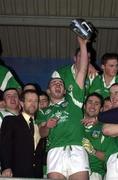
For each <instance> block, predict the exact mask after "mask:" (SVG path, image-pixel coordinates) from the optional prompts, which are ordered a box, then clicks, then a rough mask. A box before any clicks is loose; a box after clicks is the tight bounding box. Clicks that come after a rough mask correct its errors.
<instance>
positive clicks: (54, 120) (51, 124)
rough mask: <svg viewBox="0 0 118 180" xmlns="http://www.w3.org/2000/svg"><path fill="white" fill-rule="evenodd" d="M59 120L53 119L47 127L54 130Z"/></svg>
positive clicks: (48, 122)
mask: <svg viewBox="0 0 118 180" xmlns="http://www.w3.org/2000/svg"><path fill="white" fill-rule="evenodd" d="M58 120H59V119H58V118H55V117H54V118H51V119H49V120H48V121H47V123H46V127H47V128H54V127H55V126H56V125H57V122H58Z"/></svg>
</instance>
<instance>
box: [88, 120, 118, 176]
mask: <svg viewBox="0 0 118 180" xmlns="http://www.w3.org/2000/svg"><path fill="white" fill-rule="evenodd" d="M102 127H103V124H102V123H98V124H96V125H94V126H93V127H90V128H89V127H88V128H87V127H85V137H86V138H87V139H89V140H90V142H91V144H92V145H93V147H94V148H95V149H96V150H98V151H102V152H104V153H105V159H104V161H102V160H100V159H98V158H97V157H96V156H93V155H89V162H90V168H91V171H92V172H96V173H99V174H101V175H104V174H105V171H106V167H105V166H106V165H105V164H106V162H107V160H108V158H109V156H110V155H111V154H113V153H116V152H117V146H116V144H115V138H113V137H110V136H105V135H103V133H102Z"/></svg>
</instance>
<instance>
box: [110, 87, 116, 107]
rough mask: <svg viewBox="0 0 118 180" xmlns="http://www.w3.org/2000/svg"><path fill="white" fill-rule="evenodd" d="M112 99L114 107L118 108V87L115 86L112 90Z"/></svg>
mask: <svg viewBox="0 0 118 180" xmlns="http://www.w3.org/2000/svg"><path fill="white" fill-rule="evenodd" d="M110 98H111V103H112V107H113V108H115V107H118V85H114V86H112V87H111V88H110Z"/></svg>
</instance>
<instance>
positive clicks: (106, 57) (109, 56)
mask: <svg viewBox="0 0 118 180" xmlns="http://www.w3.org/2000/svg"><path fill="white" fill-rule="evenodd" d="M109 59H116V60H117V61H118V54H117V53H105V54H104V55H103V56H102V58H101V64H102V65H105V64H106V63H107V61H108V60H109Z"/></svg>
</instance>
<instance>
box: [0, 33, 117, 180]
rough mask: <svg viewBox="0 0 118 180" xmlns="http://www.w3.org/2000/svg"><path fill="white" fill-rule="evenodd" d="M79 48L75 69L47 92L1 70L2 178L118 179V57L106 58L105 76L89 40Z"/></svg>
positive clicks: (55, 77)
mask: <svg viewBox="0 0 118 180" xmlns="http://www.w3.org/2000/svg"><path fill="white" fill-rule="evenodd" d="M77 43H78V46H79V48H77V50H76V52H75V55H74V57H73V60H74V63H73V65H68V66H66V67H63V68H60V69H57V70H55V71H54V73H53V74H52V76H51V77H50V81H49V83H48V85H47V89H46V90H45V91H43V90H42V89H41V88H40V87H38V86H36V85H35V84H33V83H30V82H29V83H28V84H25V85H24V86H23V87H22V86H21V85H20V84H19V83H18V82H17V81H16V79H15V78H14V76H13V75H12V73H11V72H10V71H9V69H7V68H6V67H3V66H2V65H1V66H0V69H1V71H0V72H1V76H0V127H1V128H0V165H1V176H2V177H24V178H50V179H55V180H56V179H60V180H61V179H63V180H64V179H69V180H89V179H90V180H117V179H118V163H117V161H118V160H117V157H118V128H117V126H118V121H117V114H118V75H117V73H118V54H116V53H105V54H104V55H103V56H102V58H101V70H102V73H101V72H99V71H98V70H96V69H95V67H94V66H93V65H92V64H91V55H92V54H91V49H90V47H89V46H88V44H89V42H88V40H86V39H82V38H81V37H79V36H77ZM88 47H89V48H88Z"/></svg>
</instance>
